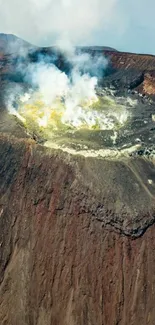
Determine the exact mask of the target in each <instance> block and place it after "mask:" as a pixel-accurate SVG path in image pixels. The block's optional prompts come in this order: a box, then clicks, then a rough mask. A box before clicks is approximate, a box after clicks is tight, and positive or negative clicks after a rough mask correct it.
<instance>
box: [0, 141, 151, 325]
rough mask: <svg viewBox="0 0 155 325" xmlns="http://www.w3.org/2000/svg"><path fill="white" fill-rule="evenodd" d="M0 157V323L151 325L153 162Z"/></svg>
mask: <svg viewBox="0 0 155 325" xmlns="http://www.w3.org/2000/svg"><path fill="white" fill-rule="evenodd" d="M0 152H1V154H2V156H1V161H0V229H1V230H0V246H1V250H0V260H1V263H0V324H3V325H4V324H7V325H17V324H20V325H31V324H33V325H42V324H44V325H46V324H47V325H51V324H52V325H56V324H59V325H68V324H74V325H78V324H81V325H86V324H87V325H95V324H99V325H100V324H102V325H107V324H108V325H113V324H120V325H127V324H130V325H131V324H139V323H140V324H142V325H146V324H154V322H155V310H154V302H155V276H154V270H155V254H154V251H155V227H154V212H155V208H154V197H155V186H154V182H155V175H154V174H155V172H154V164H153V162H149V161H148V162H146V161H145V160H143V159H142V158H140V159H137V160H135V159H133V161H132V159H131V158H130V160H125V161H109V160H105V159H97V158H85V157H82V156H77V157H76V156H75V157H74V156H70V155H69V154H67V153H62V152H61V151H53V150H50V149H46V148H43V147H41V146H38V145H36V144H35V143H34V142H33V141H31V140H17V139H15V138H13V137H11V138H10V137H9V136H6V135H5V136H1V139H0ZM144 172H145V177H143V174H144ZM150 177H151V178H152V180H153V184H152V185H150V184H149V183H148V178H150ZM97 184H98V186H97ZM117 214H118V215H117Z"/></svg>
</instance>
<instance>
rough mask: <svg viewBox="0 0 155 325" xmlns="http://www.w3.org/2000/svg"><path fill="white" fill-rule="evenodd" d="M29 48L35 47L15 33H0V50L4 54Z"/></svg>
mask: <svg viewBox="0 0 155 325" xmlns="http://www.w3.org/2000/svg"><path fill="white" fill-rule="evenodd" d="M31 48H34V49H35V48H37V47H36V46H34V45H31V44H30V43H28V42H26V41H24V40H23V39H21V38H19V37H17V36H15V35H12V34H3V33H0V52H3V53H4V54H13V53H19V54H20V51H23V50H29V49H31Z"/></svg>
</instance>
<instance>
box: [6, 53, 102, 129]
mask: <svg viewBox="0 0 155 325" xmlns="http://www.w3.org/2000/svg"><path fill="white" fill-rule="evenodd" d="M66 60H68V61H69V64H70V65H71V66H72V68H71V71H70V73H68V75H67V74H66V73H65V72H63V71H61V70H59V69H58V68H57V67H56V66H55V65H54V64H51V63H46V62H45V61H43V60H41V61H40V62H38V63H33V64H31V63H30V64H29V65H28V67H26V70H25V78H26V80H30V81H31V88H32V89H31V90H30V91H29V93H25V94H22V95H21V93H22V92H21V91H18V94H19V95H18V96H17V91H16V88H15V91H14V89H13V90H12V92H11V96H10V97H8V95H7V107H8V109H9V111H10V113H13V114H16V112H18V110H19V112H21V114H22V115H23V116H25V115H27V112H28V110H27V108H26V107H34V105H36V106H37V105H38V101H40V103H42V104H41V106H42V107H41V108H39V106H38V108H37V107H36V108H35V111H36V110H37V114H36V115H35V117H34V116H33V118H34V119H35V122H37V123H38V124H39V126H41V127H47V126H48V125H49V123H50V121H51V114H52V113H53V112H55V113H56V114H59V115H60V117H61V123H63V124H68V125H71V126H74V127H79V126H81V125H82V124H83V123H84V124H88V127H89V126H92V125H93V124H95V115H94V113H93V111H92V112H91V114H90V113H89V112H87V110H86V108H88V107H89V106H91V105H92V104H93V103H94V102H96V101H97V96H96V86H97V83H98V77H101V76H102V75H103V70H104V69H105V67H106V65H107V61H106V59H105V58H104V57H103V56H101V57H100V56H99V57H91V56H90V55H88V54H83V53H78V54H76V52H75V51H74V50H73V49H72V51H70V52H68V53H67V58H66ZM18 70H19V71H20V70H22V72H23V66H22V65H19V67H18ZM35 89H36V90H35ZM8 98H10V100H9V101H8ZM17 98H18V100H17ZM15 102H18V105H21V106H22V107H23V108H22V111H21V108H20V107H18V108H17V109H15V108H14V104H15ZM36 102H37V103H36ZM24 105H28V106H26V107H25V106H24ZM39 105H40V104H39ZM32 111H33V109H32ZM31 113H32V114H33V112H31V111H29V114H31ZM16 115H17V114H16Z"/></svg>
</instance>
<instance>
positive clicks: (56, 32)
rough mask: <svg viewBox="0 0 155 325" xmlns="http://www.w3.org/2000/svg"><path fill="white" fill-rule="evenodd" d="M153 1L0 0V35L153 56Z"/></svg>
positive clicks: (154, 37)
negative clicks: (68, 42) (111, 48)
mask: <svg viewBox="0 0 155 325" xmlns="http://www.w3.org/2000/svg"><path fill="white" fill-rule="evenodd" d="M154 13H155V0H26V1H25V0H0V32H3V33H12V34H15V35H17V36H20V37H22V38H24V39H26V40H27V41H29V42H31V43H33V44H36V45H43V46H44V45H48V46H50V45H53V44H56V43H57V42H58V41H59V40H63V41H65V40H69V41H71V42H72V43H73V44H74V45H104V46H111V47H114V48H116V49H118V50H122V51H130V52H138V53H152V54H155V19H154Z"/></svg>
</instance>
